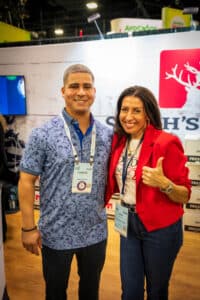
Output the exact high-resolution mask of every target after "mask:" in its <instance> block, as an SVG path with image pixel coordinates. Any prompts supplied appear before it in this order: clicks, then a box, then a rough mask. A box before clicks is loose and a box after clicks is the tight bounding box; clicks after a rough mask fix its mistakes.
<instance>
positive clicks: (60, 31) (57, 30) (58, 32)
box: [54, 28, 64, 35]
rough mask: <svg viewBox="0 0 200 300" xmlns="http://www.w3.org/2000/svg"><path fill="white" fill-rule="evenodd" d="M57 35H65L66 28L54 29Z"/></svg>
mask: <svg viewBox="0 0 200 300" xmlns="http://www.w3.org/2000/svg"><path fill="white" fill-rule="evenodd" d="M54 33H55V35H63V33H64V30H63V29H62V28H56V29H55V30H54Z"/></svg>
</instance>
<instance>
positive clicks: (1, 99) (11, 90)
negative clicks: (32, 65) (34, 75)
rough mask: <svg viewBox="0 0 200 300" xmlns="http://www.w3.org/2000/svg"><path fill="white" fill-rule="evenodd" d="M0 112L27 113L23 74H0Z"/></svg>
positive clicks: (9, 113)
mask: <svg viewBox="0 0 200 300" xmlns="http://www.w3.org/2000/svg"><path fill="white" fill-rule="evenodd" d="M0 114H2V115H26V114H27V111H26V91H25V78H24V76H23V75H0Z"/></svg>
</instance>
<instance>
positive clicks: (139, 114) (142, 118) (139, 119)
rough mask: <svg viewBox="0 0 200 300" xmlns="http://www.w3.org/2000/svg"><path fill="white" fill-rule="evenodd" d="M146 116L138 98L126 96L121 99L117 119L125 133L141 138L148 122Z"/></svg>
mask: <svg viewBox="0 0 200 300" xmlns="http://www.w3.org/2000/svg"><path fill="white" fill-rule="evenodd" d="M147 120H148V118H147V115H146V113H145V110H144V106H143V103H142V101H141V100H140V98H138V97H135V96H126V97H124V99H123V100H122V105H121V110H120V112H119V121H120V124H121V126H122V128H123V129H124V131H125V132H126V133H127V134H130V135H131V137H132V138H137V139H139V138H141V137H142V135H143V133H144V131H145V128H146V126H147V123H148V121H147Z"/></svg>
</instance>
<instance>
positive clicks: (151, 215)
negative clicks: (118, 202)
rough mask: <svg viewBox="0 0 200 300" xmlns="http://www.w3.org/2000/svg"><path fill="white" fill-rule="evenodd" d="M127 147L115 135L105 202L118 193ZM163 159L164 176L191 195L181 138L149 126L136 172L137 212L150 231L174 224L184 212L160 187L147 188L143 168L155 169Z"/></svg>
mask: <svg viewBox="0 0 200 300" xmlns="http://www.w3.org/2000/svg"><path fill="white" fill-rule="evenodd" d="M125 144H126V138H125V137H122V138H119V136H118V135H117V134H114V136H113V141H112V147H111V156H110V162H109V173H108V183H107V189H106V203H107V202H108V201H109V200H110V198H111V196H112V194H113V193H117V192H119V189H118V186H117V182H116V178H115V169H116V166H117V163H118V160H119V158H120V155H121V153H122V151H123V149H124V146H125ZM161 156H162V157H164V160H163V171H164V174H165V176H167V177H168V178H169V179H170V180H171V181H172V182H174V183H175V184H178V185H184V186H185V187H186V188H187V189H188V191H189V196H190V193H191V182H190V180H189V178H188V173H189V170H188V168H187V167H186V166H185V164H186V161H187V159H186V156H185V155H184V150H183V147H182V144H181V142H180V140H179V138H178V137H176V136H175V135H172V134H170V133H167V132H165V131H163V130H158V129H155V128H154V127H153V126H152V125H149V126H148V127H147V128H146V130H145V135H144V140H143V143H142V147H141V151H140V156H139V159H138V165H137V169H136V210H137V213H138V215H139V217H140V219H141V221H142V223H143V224H144V226H145V228H146V229H147V230H148V231H152V230H156V229H159V228H163V227H167V226H169V225H171V224H173V223H175V222H176V221H178V219H180V218H181V216H182V215H183V212H184V211H183V205H182V204H179V203H175V202H173V201H172V200H170V199H169V198H168V196H167V195H166V194H165V193H162V192H160V190H159V188H154V187H150V186H147V185H145V184H144V183H143V182H142V177H141V176H142V167H143V166H149V167H151V168H154V167H155V166H156V163H157V160H158V158H159V157H161ZM188 199H189V197H188Z"/></svg>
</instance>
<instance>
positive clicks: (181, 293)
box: [4, 210, 200, 300]
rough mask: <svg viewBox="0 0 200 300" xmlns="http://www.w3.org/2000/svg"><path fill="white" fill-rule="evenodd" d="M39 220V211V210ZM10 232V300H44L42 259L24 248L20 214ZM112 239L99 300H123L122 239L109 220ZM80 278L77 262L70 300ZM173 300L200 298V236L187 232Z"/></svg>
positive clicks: (10, 222)
mask: <svg viewBox="0 0 200 300" xmlns="http://www.w3.org/2000/svg"><path fill="white" fill-rule="evenodd" d="M35 215H36V218H38V215H39V211H38V210H35ZM6 219H7V225H8V231H7V240H6V242H5V244H4V254H5V272H6V283H7V289H8V294H9V296H10V300H19V299H20V300H36V299H37V300H40V299H41V300H44V299H45V297H44V282H43V277H42V271H41V256H38V257H37V256H34V255H32V254H30V253H28V252H27V251H26V250H24V248H23V247H22V245H21V240H20V239H21V237H20V235H21V232H20V227H21V221H20V212H17V213H14V214H9V215H6ZM108 225H109V238H108V247H107V256H106V262H105V266H104V269H103V272H102V277H101V286H100V297H99V300H120V294H121V291H120V275H119V236H118V233H117V232H115V231H114V228H113V226H114V222H113V220H112V219H109V221H108ZM77 287H78V275H77V269H76V263H75V261H73V264H72V269H71V275H70V281H69V288H68V299H69V300H77V299H78V296H77ZM169 294H170V300H186V299H189V300H199V299H200V298H199V295H200V233H195V232H185V233H184V246H183V247H182V249H181V251H180V253H179V256H178V258H177V260H176V264H175V267H174V271H173V275H172V279H171V284H170V293H169Z"/></svg>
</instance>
